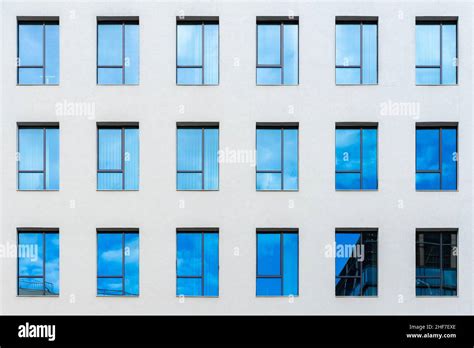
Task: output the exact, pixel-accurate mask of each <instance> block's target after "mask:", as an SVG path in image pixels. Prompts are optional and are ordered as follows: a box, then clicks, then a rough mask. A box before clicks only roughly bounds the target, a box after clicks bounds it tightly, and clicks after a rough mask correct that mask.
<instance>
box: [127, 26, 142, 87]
mask: <svg viewBox="0 0 474 348" xmlns="http://www.w3.org/2000/svg"><path fill="white" fill-rule="evenodd" d="M139 51H140V39H139V26H138V24H125V64H124V65H125V83H126V84H128V85H137V84H138V82H139V80H140V78H139V65H140V58H139Z"/></svg>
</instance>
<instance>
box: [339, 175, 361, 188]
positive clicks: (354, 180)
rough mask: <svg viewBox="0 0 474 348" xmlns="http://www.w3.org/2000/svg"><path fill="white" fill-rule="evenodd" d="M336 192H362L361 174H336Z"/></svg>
mask: <svg viewBox="0 0 474 348" xmlns="http://www.w3.org/2000/svg"><path fill="white" fill-rule="evenodd" d="M336 190H360V173H336Z"/></svg>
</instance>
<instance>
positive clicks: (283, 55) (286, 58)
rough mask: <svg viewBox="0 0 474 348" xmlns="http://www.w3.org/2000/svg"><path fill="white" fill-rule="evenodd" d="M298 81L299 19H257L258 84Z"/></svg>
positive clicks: (290, 83) (280, 83)
mask: <svg viewBox="0 0 474 348" xmlns="http://www.w3.org/2000/svg"><path fill="white" fill-rule="evenodd" d="M297 84H298V19H294V20H285V21H280V20H270V21H268V20H261V21H260V20H257V85H297Z"/></svg>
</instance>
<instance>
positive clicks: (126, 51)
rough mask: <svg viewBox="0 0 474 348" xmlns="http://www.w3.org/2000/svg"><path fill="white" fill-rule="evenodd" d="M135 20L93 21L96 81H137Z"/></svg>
mask: <svg viewBox="0 0 474 348" xmlns="http://www.w3.org/2000/svg"><path fill="white" fill-rule="evenodd" d="M139 50H140V42H139V25H138V20H123V21H108V20H99V21H98V23H97V84H99V85H138V83H139V75H140V74H139Z"/></svg>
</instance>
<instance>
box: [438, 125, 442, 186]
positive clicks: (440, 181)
mask: <svg viewBox="0 0 474 348" xmlns="http://www.w3.org/2000/svg"><path fill="white" fill-rule="evenodd" d="M438 137H439V140H438V141H439V148H438V151H439V189H440V190H442V189H443V127H440V129H439V134H438Z"/></svg>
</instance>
